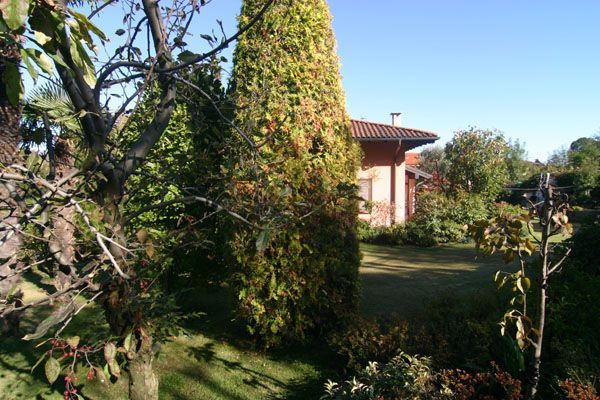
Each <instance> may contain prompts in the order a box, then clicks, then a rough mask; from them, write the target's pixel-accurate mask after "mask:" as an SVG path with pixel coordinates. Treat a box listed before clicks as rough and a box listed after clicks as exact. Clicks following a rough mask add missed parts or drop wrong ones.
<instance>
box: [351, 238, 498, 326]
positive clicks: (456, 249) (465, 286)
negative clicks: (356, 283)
mask: <svg viewBox="0 0 600 400" xmlns="http://www.w3.org/2000/svg"><path fill="white" fill-rule="evenodd" d="M361 250H362V253H363V263H362V268H361V280H362V292H363V293H362V304H361V311H362V313H363V314H365V315H368V316H374V315H380V314H390V313H397V314H399V315H400V316H402V317H404V318H412V317H416V316H419V314H421V313H422V312H423V301H424V300H426V299H428V298H432V297H436V296H439V295H444V294H448V293H456V294H458V295H469V294H473V293H477V292H488V293H489V292H493V291H495V290H496V287H495V285H494V282H493V276H494V273H495V272H496V271H497V270H498V269H501V268H505V267H506V266H505V265H504V263H503V261H502V259H501V258H500V256H499V255H492V256H485V255H483V254H481V253H478V252H477V251H476V250H475V248H474V245H473V244H452V245H444V246H439V247H428V248H422V247H414V246H399V247H389V246H377V245H362V246H361Z"/></svg>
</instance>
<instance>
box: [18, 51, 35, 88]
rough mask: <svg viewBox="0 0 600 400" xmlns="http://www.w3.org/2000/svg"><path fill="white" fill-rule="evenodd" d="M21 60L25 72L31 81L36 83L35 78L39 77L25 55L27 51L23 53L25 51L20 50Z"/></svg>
mask: <svg viewBox="0 0 600 400" xmlns="http://www.w3.org/2000/svg"><path fill="white" fill-rule="evenodd" d="M21 60H22V61H23V63H24V64H25V66H26V67H27V72H29V76H31V78H32V79H33V82H34V83H35V82H37V78H38V77H39V74H38V72H37V70H36V69H35V67H34V66H33V64H32V63H31V60H30V59H29V55H28V54H27V51H25V49H21Z"/></svg>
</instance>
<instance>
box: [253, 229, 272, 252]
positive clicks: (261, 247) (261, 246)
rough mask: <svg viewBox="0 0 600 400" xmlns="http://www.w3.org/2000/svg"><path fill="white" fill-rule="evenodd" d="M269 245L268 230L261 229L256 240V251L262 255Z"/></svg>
mask: <svg viewBox="0 0 600 400" xmlns="http://www.w3.org/2000/svg"><path fill="white" fill-rule="evenodd" d="M268 245H269V230H268V229H263V230H262V231H260V233H259V234H258V237H257V238H256V251H258V252H259V253H262V252H263V251H265V249H266V248H267V246H268Z"/></svg>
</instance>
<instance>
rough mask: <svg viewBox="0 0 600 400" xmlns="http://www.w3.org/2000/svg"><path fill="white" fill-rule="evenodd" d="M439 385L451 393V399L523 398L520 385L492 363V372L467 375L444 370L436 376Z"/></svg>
mask: <svg viewBox="0 0 600 400" xmlns="http://www.w3.org/2000/svg"><path fill="white" fill-rule="evenodd" d="M438 380H439V382H440V383H439V384H440V385H441V386H442V387H445V388H446V390H447V391H449V392H451V393H452V397H451V398H452V399H461V400H492V399H503V400H519V399H522V398H523V394H522V383H521V381H520V380H519V379H515V378H514V377H513V376H512V375H511V374H509V373H508V372H506V371H502V370H501V369H500V368H499V367H498V365H497V364H495V363H492V371H489V372H479V373H468V372H466V371H463V370H460V369H456V370H444V371H442V372H441V373H440V375H439V376H438Z"/></svg>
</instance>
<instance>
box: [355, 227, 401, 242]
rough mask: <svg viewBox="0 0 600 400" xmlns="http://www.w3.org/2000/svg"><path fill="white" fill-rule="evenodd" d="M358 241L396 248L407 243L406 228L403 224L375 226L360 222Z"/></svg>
mask: <svg viewBox="0 0 600 400" xmlns="http://www.w3.org/2000/svg"><path fill="white" fill-rule="evenodd" d="M358 240H360V241H361V242H364V243H370V244H379V245H388V246H396V245H400V244H404V243H406V228H405V226H404V225H402V224H394V225H391V226H385V225H380V226H373V225H371V224H369V223H368V222H365V221H360V222H359V223H358Z"/></svg>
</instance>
